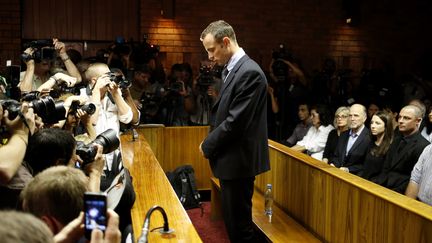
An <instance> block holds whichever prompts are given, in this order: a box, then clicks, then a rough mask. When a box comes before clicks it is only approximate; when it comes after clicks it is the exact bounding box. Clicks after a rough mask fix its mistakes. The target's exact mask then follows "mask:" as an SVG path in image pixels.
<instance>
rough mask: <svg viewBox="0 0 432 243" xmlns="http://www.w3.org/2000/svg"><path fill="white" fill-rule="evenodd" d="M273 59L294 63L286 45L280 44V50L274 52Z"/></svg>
mask: <svg viewBox="0 0 432 243" xmlns="http://www.w3.org/2000/svg"><path fill="white" fill-rule="evenodd" d="M272 58H273V59H274V60H278V59H283V60H287V61H292V60H293V59H294V58H293V55H292V54H291V53H289V52H287V51H286V49H285V45H284V44H279V49H277V50H273V52H272Z"/></svg>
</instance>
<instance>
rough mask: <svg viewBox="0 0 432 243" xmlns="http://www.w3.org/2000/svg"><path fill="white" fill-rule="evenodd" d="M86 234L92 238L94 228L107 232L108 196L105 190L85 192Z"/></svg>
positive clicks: (88, 237)
mask: <svg viewBox="0 0 432 243" xmlns="http://www.w3.org/2000/svg"><path fill="white" fill-rule="evenodd" d="M84 214H85V219H84V228H85V236H86V238H87V239H90V237H91V232H92V230H93V229H96V228H97V229H100V230H101V231H102V232H105V229H106V225H107V196H106V193H103V192H85V193H84Z"/></svg>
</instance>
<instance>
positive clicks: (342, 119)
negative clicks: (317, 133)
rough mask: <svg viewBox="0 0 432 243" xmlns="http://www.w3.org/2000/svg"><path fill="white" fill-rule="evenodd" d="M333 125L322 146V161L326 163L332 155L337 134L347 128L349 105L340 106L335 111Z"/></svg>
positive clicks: (336, 141)
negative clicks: (323, 146)
mask: <svg viewBox="0 0 432 243" xmlns="http://www.w3.org/2000/svg"><path fill="white" fill-rule="evenodd" d="M334 127H335V128H336V129H334V130H332V131H331V132H330V133H329V135H328V138H327V143H326V146H325V148H324V154H323V159H322V160H323V162H326V163H328V159H329V158H332V157H333V156H334V152H335V150H336V146H337V143H338V139H339V136H340V135H341V133H342V132H344V131H346V130H348V128H349V107H346V106H341V107H339V108H338V109H337V110H336V112H335V117H334Z"/></svg>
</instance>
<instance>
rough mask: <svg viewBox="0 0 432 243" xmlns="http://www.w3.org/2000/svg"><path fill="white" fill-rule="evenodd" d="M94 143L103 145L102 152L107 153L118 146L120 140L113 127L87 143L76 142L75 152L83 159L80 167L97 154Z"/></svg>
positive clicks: (92, 159) (91, 160) (89, 161)
mask: <svg viewBox="0 0 432 243" xmlns="http://www.w3.org/2000/svg"><path fill="white" fill-rule="evenodd" d="M94 143H96V144H99V145H101V146H102V147H103V153H104V154H107V153H111V152H112V151H114V150H116V149H117V148H118V147H119V145H120V140H119V139H118V137H117V133H116V131H115V130H114V129H108V130H106V131H105V132H103V133H101V134H99V135H98V136H97V137H96V138H95V140H93V141H92V142H91V143H89V144H87V145H86V144H84V143H83V142H80V141H79V142H77V147H76V154H77V155H79V156H80V158H81V159H82V160H83V164H82V165H81V168H83V167H84V166H85V165H86V164H88V163H91V162H93V161H94V159H95V156H96V154H97V147H96V146H94Z"/></svg>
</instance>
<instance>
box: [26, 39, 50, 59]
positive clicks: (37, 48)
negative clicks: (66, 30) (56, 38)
mask: <svg viewBox="0 0 432 243" xmlns="http://www.w3.org/2000/svg"><path fill="white" fill-rule="evenodd" d="M29 47H31V48H33V49H34V52H33V54H28V53H23V54H21V59H22V60H23V61H24V62H28V61H30V60H35V62H41V61H42V60H52V59H54V57H55V53H56V51H55V49H54V47H53V42H52V40H35V41H31V42H27V43H25V44H24V49H27V48H29Z"/></svg>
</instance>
